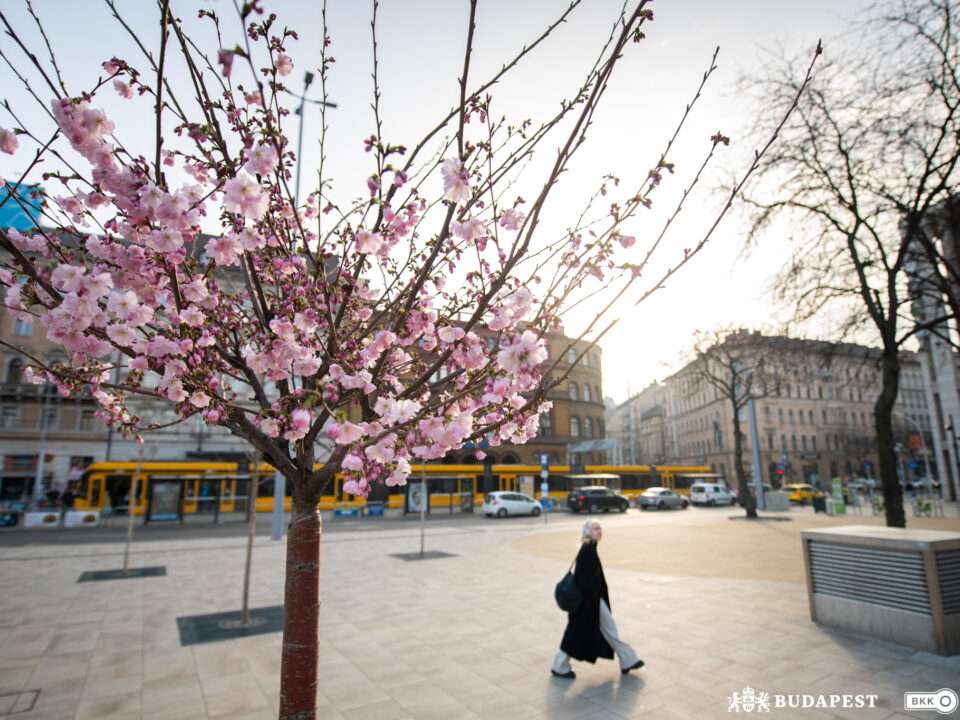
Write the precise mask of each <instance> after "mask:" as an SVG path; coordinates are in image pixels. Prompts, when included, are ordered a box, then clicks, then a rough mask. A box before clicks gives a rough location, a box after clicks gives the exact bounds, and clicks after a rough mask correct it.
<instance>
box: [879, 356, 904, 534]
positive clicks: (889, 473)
mask: <svg viewBox="0 0 960 720" xmlns="http://www.w3.org/2000/svg"><path fill="white" fill-rule="evenodd" d="M881 374H882V382H883V384H882V386H881V390H880V396H879V397H878V398H877V404H876V406H875V407H874V419H875V421H876V423H877V455H878V460H879V463H878V470H879V474H880V483H881V485H882V487H883V502H884V505H885V506H886V513H887V527H906V526H907V518H906V515H905V514H904V510H903V492H902V490H901V489H900V481H899V478H898V477H897V457H896V452H895V451H894V449H893V444H894V443H893V419H892V416H891V412H892V411H893V405H894V403H895V402H896V399H897V392H898V390H899V385H900V358H899V357H898V356H897V352H896V349H893V350H886V349H885V350H884V351H883V359H882V363H881Z"/></svg>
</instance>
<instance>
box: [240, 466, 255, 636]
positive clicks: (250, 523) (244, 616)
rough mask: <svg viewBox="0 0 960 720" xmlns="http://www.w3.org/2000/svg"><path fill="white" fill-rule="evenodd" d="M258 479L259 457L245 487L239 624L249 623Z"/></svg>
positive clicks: (245, 624)
mask: <svg viewBox="0 0 960 720" xmlns="http://www.w3.org/2000/svg"><path fill="white" fill-rule="evenodd" d="M259 480H260V457H259V455H258V456H257V457H256V458H255V459H254V461H253V472H252V473H250V487H249V488H248V489H247V515H248V519H247V562H246V565H244V568H243V602H242V604H241V606H240V624H241V625H243V626H244V627H247V626H248V625H249V624H250V570H251V568H252V566H253V541H254V540H255V539H256V537H257V486H258V485H259Z"/></svg>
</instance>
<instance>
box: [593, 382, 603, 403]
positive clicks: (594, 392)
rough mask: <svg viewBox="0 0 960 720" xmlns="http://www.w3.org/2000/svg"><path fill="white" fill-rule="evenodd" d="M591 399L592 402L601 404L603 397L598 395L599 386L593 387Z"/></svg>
mask: <svg viewBox="0 0 960 720" xmlns="http://www.w3.org/2000/svg"><path fill="white" fill-rule="evenodd" d="M593 398H594V400H596V401H597V402H603V395H601V394H600V386H599V385H594V386H593Z"/></svg>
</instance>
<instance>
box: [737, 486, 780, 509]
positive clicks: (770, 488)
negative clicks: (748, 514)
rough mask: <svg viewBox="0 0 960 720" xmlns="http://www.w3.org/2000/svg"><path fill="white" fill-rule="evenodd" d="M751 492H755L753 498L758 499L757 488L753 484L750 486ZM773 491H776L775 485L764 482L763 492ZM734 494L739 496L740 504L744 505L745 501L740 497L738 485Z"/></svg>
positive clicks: (738, 501)
mask: <svg viewBox="0 0 960 720" xmlns="http://www.w3.org/2000/svg"><path fill="white" fill-rule="evenodd" d="M750 492H752V493H753V499H754V500H756V499H757V489H756V488H755V487H753V486H752V485H751V486H750ZM772 492H774V489H773V486H772V485H767V484H766V483H764V484H763V494H764V495H766V494H767V493H772ZM733 494H734V496H735V497H736V498H737V503H739V505H740V506H741V507H743V501H742V500H741V499H740V488H739V487H738V488H734V490H733Z"/></svg>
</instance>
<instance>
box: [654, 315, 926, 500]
mask: <svg viewBox="0 0 960 720" xmlns="http://www.w3.org/2000/svg"><path fill="white" fill-rule="evenodd" d="M746 346H747V348H748V349H747V350H746V351H745V352H746V354H745V356H744V357H745V360H746V362H748V363H749V362H750V358H751V357H758V356H759V355H760V354H763V355H764V356H765V357H766V358H767V363H768V365H772V367H769V368H768V369H770V370H772V371H773V372H774V373H775V375H776V377H777V379H778V380H777V382H776V383H771V384H770V385H769V386H768V387H767V391H766V393H765V394H764V393H758V395H760V396H758V397H756V398H755V400H754V413H755V416H756V429H757V441H758V450H759V456H760V465H761V474H762V476H763V478H764V481H766V482H768V483H770V484H772V485H774V486H775V487H776V486H779V485H782V484H787V483H796V482H808V483H814V484H816V483H820V482H822V481H828V480H829V479H830V478H832V477H851V478H853V477H875V476H876V472H875V470H876V464H877V453H876V436H875V429H874V427H875V426H874V417H873V407H874V403H875V402H876V399H877V396H878V393H879V391H880V376H879V371H878V360H879V351H877V350H875V349H872V348H866V347H863V346H859V345H853V344H840V345H834V344H829V343H822V342H817V341H810V340H799V339H792V338H783V337H765V336H762V335H760V334H758V333H752V334H750V336H749V340H748V342H747V343H746ZM771 350H773V351H774V352H772V353H771ZM708 353H709V351H708ZM902 363H903V366H902V367H903V369H902V375H901V387H900V393H899V396H898V399H897V404H896V406H895V411H894V433H895V439H896V441H897V450H898V459H899V461H900V466H901V467H900V471H901V473H902V478H903V480H904V481H909V480H912V479H916V478H919V477H927V476H931V475H934V476H935V473H936V460H935V458H934V456H933V453H932V452H931V448H932V446H933V445H932V440H933V436H932V433H931V422H930V413H929V401H928V399H927V396H926V392H925V389H924V383H923V373H922V366H921V363H920V360H919V358H918V357H917V355H916V354H915V353H904V354H903V356H902ZM665 386H666V388H667V402H666V408H665V411H666V413H667V415H668V418H669V420H668V422H667V425H668V433H669V434H671V435H672V438H673V448H674V452H675V455H674V456H673V457H672V458H671V462H674V463H678V464H681V463H682V464H705V465H710V466H711V468H713V470H714V472H717V473H719V474H721V475H724V476H726V477H727V480H728V481H729V482H731V483H732V482H734V481H735V465H734V438H733V432H734V430H733V405H732V402H731V400H730V399H729V398H728V397H726V396H725V395H724V394H722V393H721V391H720V390H719V389H718V388H716V387H714V386H712V385H711V384H710V383H709V382H706V381H705V380H704V379H703V378H702V377H701V376H700V375H699V374H698V373H696V372H695V371H694V369H693V367H692V365H688V366H687V367H685V368H683V369H681V370H680V371H679V372H677V373H675V374H674V375H673V376H671V377H670V378H668V379H667V381H666V382H665ZM740 426H741V432H742V433H743V434H744V437H743V463H744V469H745V470H746V471H747V474H748V477H749V475H750V465H751V463H752V449H753V446H752V439H751V433H750V424H749V413H748V410H747V408H746V407H744V408H741V409H740Z"/></svg>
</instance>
